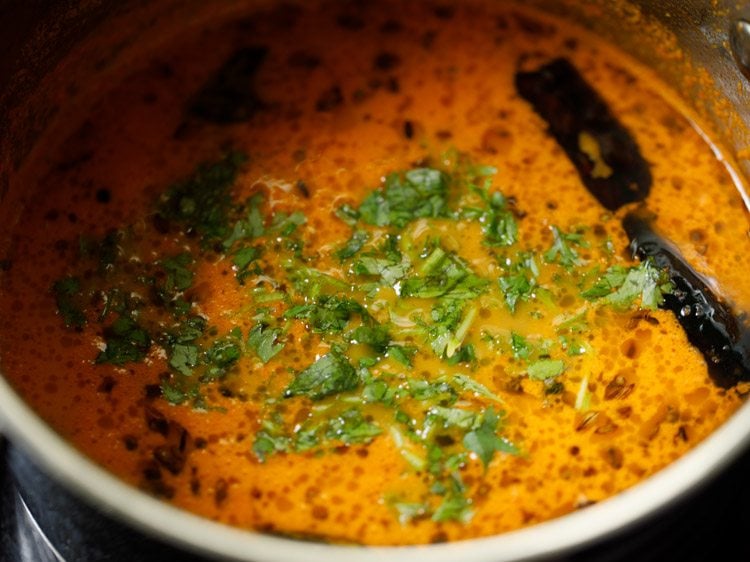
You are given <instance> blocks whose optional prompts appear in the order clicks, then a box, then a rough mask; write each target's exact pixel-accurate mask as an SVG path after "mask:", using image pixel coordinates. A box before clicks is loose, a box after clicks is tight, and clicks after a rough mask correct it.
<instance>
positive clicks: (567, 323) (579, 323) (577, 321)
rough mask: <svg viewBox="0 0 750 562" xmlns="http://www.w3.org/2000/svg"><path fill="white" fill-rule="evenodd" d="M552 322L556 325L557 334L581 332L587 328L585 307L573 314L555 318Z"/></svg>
mask: <svg viewBox="0 0 750 562" xmlns="http://www.w3.org/2000/svg"><path fill="white" fill-rule="evenodd" d="M552 323H553V324H554V325H555V326H556V330H557V333H558V334H565V333H568V334H582V333H583V332H585V331H586V330H588V328H589V323H588V320H587V319H586V310H585V309H584V310H583V311H581V312H580V313H579V314H575V315H573V316H562V317H558V318H555V319H554V320H553V321H552Z"/></svg>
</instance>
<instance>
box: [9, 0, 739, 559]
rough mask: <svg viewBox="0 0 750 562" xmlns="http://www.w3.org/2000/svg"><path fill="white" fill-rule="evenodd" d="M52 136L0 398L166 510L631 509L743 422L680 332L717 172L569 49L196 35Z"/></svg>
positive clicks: (659, 110)
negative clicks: (15, 399)
mask: <svg viewBox="0 0 750 562" xmlns="http://www.w3.org/2000/svg"><path fill="white" fill-rule="evenodd" d="M207 45H210V48H207V47H206V46H207ZM71 115H72V114H71ZM68 131H69V135H68V137H67V138H65V139H64V140H63V141H62V142H60V143H59V147H58V149H57V150H56V151H55V152H53V153H52V154H53V155H51V156H48V157H44V158H41V159H40V160H39V161H38V162H37V164H36V165H35V166H34V167H33V169H32V168H29V169H28V170H26V171H25V174H26V175H25V176H24V177H25V178H26V181H27V185H28V187H27V189H26V191H27V192H28V193H30V194H31V196H30V197H29V198H28V204H27V205H26V206H25V208H24V209H23V210H22V211H21V212H20V217H19V218H18V220H17V222H16V223H15V226H14V227H13V233H12V238H11V240H12V244H11V245H10V250H9V251H8V253H7V256H5V261H4V262H3V263H4V264H5V266H6V267H4V271H3V273H2V292H1V293H0V311H1V314H2V317H3V319H4V321H3V323H2V326H0V344H1V345H2V369H3V373H4V375H5V376H6V377H8V379H9V380H10V381H11V382H12V384H13V385H14V386H15V387H16V388H17V389H18V391H19V392H20V393H21V394H22V395H23V396H24V398H25V399H26V400H28V402H29V403H30V404H31V405H32V406H33V407H34V408H35V409H36V410H37V411H38V412H39V414H40V415H41V416H42V417H43V418H44V419H45V420H47V421H48V422H49V423H50V424H51V425H52V426H53V427H55V428H56V429H57V430H58V431H59V432H60V433H61V434H62V435H63V436H64V437H65V438H67V439H69V440H70V441H71V442H72V443H73V444H74V445H75V446H76V447H78V448H79V449H80V450H81V451H83V452H84V453H86V454H87V455H89V456H90V457H91V458H93V459H94V460H95V461H96V462H98V463H100V464H101V465H103V466H105V467H106V468H108V469H109V470H111V471H112V472H114V473H115V474H117V475H118V476H120V477H121V478H122V479H124V480H125V481H127V482H130V483H131V484H133V485H134V486H137V487H139V488H141V489H143V490H145V491H147V492H148V493H151V494H154V495H156V496H158V497H160V498H163V499H164V500H166V501H169V502H171V503H173V504H175V505H177V506H180V507H183V508H185V509H188V510H190V511H193V512H196V513H199V514H201V515H203V516H205V517H208V518H211V519H214V520H217V521H222V522H226V523H229V524H232V525H236V526H240V527H244V528H249V529H257V530H262V531H270V532H275V533H284V534H290V535H293V536H300V537H319V538H323V539H326V540H332V541H345V542H349V541H353V542H359V543H366V544H404V543H426V542H437V541H445V540H456V539H465V538H469V537H476V536H480V535H490V534H495V533H501V532H504V531H508V530H511V529H516V528H519V527H523V526H526V525H530V524H533V523H536V522H540V521H544V520H547V519H550V518H553V517H557V516H559V515H562V514H565V513H567V512H570V511H573V510H576V509H579V508H582V507H584V506H587V505H589V504H591V503H594V502H598V501H601V500H604V499H606V498H608V497H610V496H612V495H613V494H616V493H618V492H619V491H621V490H624V489H626V488H628V487H630V486H632V485H634V484H636V483H637V482H639V481H641V480H642V479H644V478H646V477H648V476H649V475H651V474H653V473H654V472H656V471H658V470H659V469H660V468H662V467H664V466H665V465H667V464H668V463H670V462H671V461H673V460H674V459H676V458H678V457H679V456H680V455H682V454H683V453H685V452H686V451H687V450H689V449H690V448H691V447H693V446H694V445H695V444H697V443H699V442H700V441H701V440H702V439H703V438H705V437H706V436H707V435H708V434H709V433H710V432H711V431H712V430H713V429H714V428H715V427H717V426H718V425H719V424H721V423H722V422H723V421H724V420H725V419H726V418H727V417H728V416H729V415H730V414H731V413H732V412H733V411H734V410H735V409H736V408H737V407H738V406H739V405H740V404H741V403H742V400H743V395H744V391H745V390H746V386H747V385H746V384H745V383H743V382H741V379H742V378H743V377H744V376H745V375H746V373H747V371H746V370H745V367H744V365H743V360H742V356H741V353H740V352H739V351H737V350H741V343H738V342H737V341H734V340H732V341H729V342H728V343H727V341H725V340H722V339H721V338H720V339H719V341H718V343H716V342H714V343H712V341H703V340H701V338H700V337H698V336H696V333H697V332H696V330H698V331H700V329H698V328H695V327H693V328H691V325H690V323H689V321H688V320H690V321H692V322H693V323H694V324H695V323H697V324H696V325H698V327H699V328H700V326H703V328H705V330H709V328H711V326H713V328H714V329H718V328H717V325H716V324H715V323H713V324H712V323H711V322H713V321H712V320H711V317H710V314H708V313H709V312H713V311H715V310H719V311H720V312H722V313H726V314H728V315H729V317H728V320H727V322H735V323H736V327H739V328H738V329H740V330H741V323H739V320H736V311H738V310H743V309H748V308H749V307H750V291H749V290H748V288H747V284H746V283H744V282H743V281H744V279H745V278H746V276H747V271H748V267H749V266H750V263H749V260H750V258H749V257H748V256H750V247H749V246H750V240H748V237H747V228H748V225H747V221H746V214H745V208H744V205H743V203H742V199H741V197H740V195H739V194H738V190H737V187H736V186H735V185H734V184H733V182H732V178H731V176H730V174H729V173H728V171H727V169H726V163H725V162H723V161H722V160H720V159H719V157H718V156H717V154H718V152H715V149H714V148H713V147H712V146H710V145H708V144H707V143H706V141H705V140H704V138H703V137H702V136H701V134H699V132H697V131H696V129H695V128H694V127H693V125H692V123H691V122H690V121H689V120H688V119H687V118H686V117H685V116H684V115H683V114H682V113H681V112H680V111H679V110H677V109H675V103H674V102H673V98H672V96H671V94H670V93H669V92H667V91H666V90H665V89H664V88H663V86H662V85H661V84H660V83H658V82H657V81H655V80H654V78H653V77H652V76H651V75H650V74H648V73H647V72H645V71H644V70H643V69H641V68H639V67H637V66H636V65H634V64H633V63H632V62H631V61H630V60H628V59H626V58H625V57H624V56H623V55H621V54H620V53H618V52H617V51H615V50H613V49H612V48H611V47H609V46H607V45H604V44H602V43H600V42H599V41H598V40H596V39H595V38H592V37H590V36H588V35H586V34H585V33H584V32H582V31H581V30H579V29H576V28H573V27H571V26H569V25H568V24H566V23H563V22H561V21H557V20H553V19H550V18H549V17H547V16H542V15H540V14H537V13H534V12H531V11H528V10H526V9H521V8H519V7H517V6H508V5H496V4H494V3H493V4H492V5H491V6H489V5H487V6H485V5H484V4H478V3H467V4H464V5H461V6H453V5H451V6H443V5H433V4H427V3H421V2H420V3H417V2H409V3H398V4H396V3H393V4H388V3H377V4H373V5H369V4H367V5H353V4H345V5H341V4H328V5H323V6H322V7H321V6H318V5H307V4H306V5H304V6H303V5H299V6H296V7H290V6H286V7H285V8H284V9H275V10H270V11H269V12H267V13H262V14H259V15H254V16H252V17H247V18H243V19H242V20H241V21H236V20H233V21H230V22H226V21H216V22H213V23H210V24H208V25H207V26H206V27H205V29H203V30H202V31H201V32H200V33H197V34H195V33H193V34H191V35H190V36H185V37H182V38H180V39H176V40H174V42H173V44H170V46H169V48H166V49H165V50H164V51H163V52H157V53H153V54H152V58H151V59H149V60H147V61H144V62H143V63H142V65H141V66H140V67H138V68H135V67H134V68H129V69H127V71H126V72H124V73H123V75H122V80H121V81H120V82H119V83H116V84H115V85H113V86H110V87H108V88H106V92H105V93H104V94H102V96H101V99H100V101H99V102H98V103H96V104H95V105H94V106H93V107H91V108H90V109H88V110H87V114H86V115H85V116H83V117H80V118H79V117H75V118H74V117H71V118H70V122H69V123H68ZM717 209H720V210H721V212H717ZM623 221H624V222H623ZM631 242H633V243H634V244H635V246H636V250H638V251H637V252H636V256H635V257H634V255H633V253H632V252H631V249H630V244H631ZM649 244H651V245H649ZM654 244H656V246H654ZM644 248H646V249H645V250H644ZM649 248H650V250H649ZM654 248H656V249H655V250H654ZM665 256H666V257H665ZM688 264H690V265H688ZM691 275H692V277H691ZM686 279H687V281H686ZM708 279H716V280H718V283H713V284H710V283H708V281H707V280H708ZM691 280H692V281H691ZM686 282H689V283H693V285H690V286H691V287H693V288H696V286H695V283H699V284H700V283H703V284H702V285H701V286H697V288H696V291H697V293H696V292H692V293H691V292H690V291H687V292H686V290H685V287H684V283H686ZM709 287H710V288H709ZM716 287H720V290H719V289H717V288H716ZM696 294H697V297H696ZM690 295H692V296H690ZM691 298H692V299H693V300H690V299H691ZM696 298H697V299H698V300H695V299H696ZM686 299H687V300H686ZM701 299H702V300H701ZM698 307H702V308H700V310H699V308H698ZM716 316H717V317H718V316H719V314H718V313H717V315H716ZM722 318H723V317H722ZM691 319H692V320H691ZM681 323H682V324H681ZM720 327H721V326H719V328H720ZM701 329H702V328H701ZM725 344H726V345H728V347H726V345H725ZM735 344H736V347H732V346H735ZM712 346H713V347H712ZM721 350H724V351H723V352H722V351H721ZM722 353H724V355H722ZM707 358H708V361H709V363H707ZM709 366H711V368H710V369H709ZM717 366H718V367H717Z"/></svg>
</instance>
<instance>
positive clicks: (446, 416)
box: [428, 406, 477, 429]
mask: <svg viewBox="0 0 750 562" xmlns="http://www.w3.org/2000/svg"><path fill="white" fill-rule="evenodd" d="M428 416H434V417H437V418H440V420H442V422H443V424H444V425H445V426H446V427H458V428H460V429H470V428H471V427H473V426H474V424H475V423H476V421H477V414H476V413H475V412H473V411H471V410H464V409H461V408H446V407H444V406H433V407H432V408H430V410H429V412H428Z"/></svg>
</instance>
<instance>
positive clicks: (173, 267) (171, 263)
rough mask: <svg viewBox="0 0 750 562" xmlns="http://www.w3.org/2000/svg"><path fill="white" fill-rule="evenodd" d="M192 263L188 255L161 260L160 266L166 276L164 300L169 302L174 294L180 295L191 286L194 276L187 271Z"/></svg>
mask: <svg viewBox="0 0 750 562" xmlns="http://www.w3.org/2000/svg"><path fill="white" fill-rule="evenodd" d="M192 263H193V258H192V256H191V255H190V254H178V255H176V256H173V257H171V258H166V259H163V260H161V262H160V265H161V266H162V267H163V268H164V271H165V272H166V274H167V276H166V279H165V281H164V287H163V292H164V295H165V297H166V299H165V300H167V299H170V300H171V298H172V297H173V295H174V294H175V293H181V292H183V291H185V290H187V289H189V288H190V286H191V285H192V284H193V276H194V275H195V274H194V273H193V272H192V271H191V270H190V269H188V266H189V265H191V264H192Z"/></svg>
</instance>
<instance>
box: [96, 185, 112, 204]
mask: <svg viewBox="0 0 750 562" xmlns="http://www.w3.org/2000/svg"><path fill="white" fill-rule="evenodd" d="M111 200H112V192H111V191H110V190H109V189H104V188H102V189H97V190H96V201H97V203H105V204H106V203H109V202H110V201H111Z"/></svg>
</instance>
